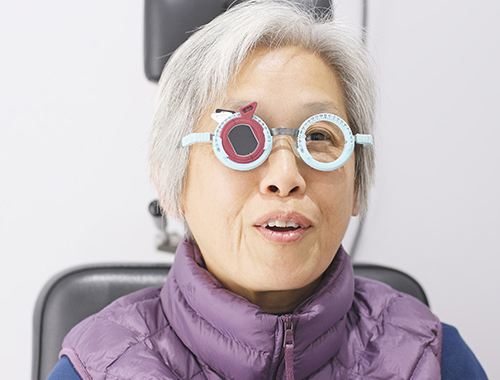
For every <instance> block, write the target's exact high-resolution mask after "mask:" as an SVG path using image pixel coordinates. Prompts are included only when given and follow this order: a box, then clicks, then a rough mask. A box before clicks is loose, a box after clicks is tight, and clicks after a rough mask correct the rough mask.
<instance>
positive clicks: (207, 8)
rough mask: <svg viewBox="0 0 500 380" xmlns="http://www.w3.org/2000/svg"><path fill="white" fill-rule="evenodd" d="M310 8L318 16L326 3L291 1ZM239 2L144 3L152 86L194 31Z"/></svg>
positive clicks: (146, 59) (185, 0)
mask: <svg viewBox="0 0 500 380" xmlns="http://www.w3.org/2000/svg"><path fill="white" fill-rule="evenodd" d="M292 1H294V2H296V3H298V4H303V5H305V6H307V7H310V8H313V9H315V10H316V11H317V13H318V14H321V13H323V12H324V11H325V10H326V9H328V8H329V7H330V4H331V3H330V0H292ZM238 2H241V0H236V1H235V0H145V8H144V71H145V73H146V77H147V78H148V79H149V80H150V81H153V82H158V80H159V79H160V75H161V72H162V70H163V66H165V63H166V62H167V60H168V58H169V57H170V55H171V54H172V53H173V52H174V50H175V49H177V48H178V47H179V46H180V45H181V44H182V43H183V42H184V41H186V39H187V38H188V37H189V36H190V35H191V33H192V32H194V31H195V30H196V29H197V28H199V27H200V26H202V25H205V24H207V23H209V22H210V21H212V19H214V18H215V17H216V16H218V15H219V14H221V13H223V12H224V11H225V10H226V9H227V8H228V7H229V5H231V4H233V3H238Z"/></svg>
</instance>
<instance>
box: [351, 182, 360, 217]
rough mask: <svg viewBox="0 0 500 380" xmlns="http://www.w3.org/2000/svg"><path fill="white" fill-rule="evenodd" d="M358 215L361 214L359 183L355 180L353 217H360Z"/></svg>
mask: <svg viewBox="0 0 500 380" xmlns="http://www.w3.org/2000/svg"><path fill="white" fill-rule="evenodd" d="M358 214H359V209H358V181H356V180H354V195H353V202H352V212H351V216H358Z"/></svg>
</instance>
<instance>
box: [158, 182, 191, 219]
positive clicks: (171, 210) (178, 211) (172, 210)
mask: <svg viewBox="0 0 500 380" xmlns="http://www.w3.org/2000/svg"><path fill="white" fill-rule="evenodd" d="M155 187H156V192H157V193H158V196H159V197H160V204H161V209H162V211H163V212H164V213H167V214H168V215H170V216H173V217H176V218H177V217H180V216H181V215H183V214H184V204H183V197H181V199H180V200H179V207H178V208H176V207H172V205H169V204H167V202H166V200H165V198H164V197H162V196H161V193H160V191H159V189H158V186H157V185H156V184H155Z"/></svg>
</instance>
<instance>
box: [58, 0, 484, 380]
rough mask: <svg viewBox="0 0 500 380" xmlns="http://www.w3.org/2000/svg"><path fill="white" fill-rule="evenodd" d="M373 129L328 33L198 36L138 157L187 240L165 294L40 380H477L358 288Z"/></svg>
mask: <svg viewBox="0 0 500 380" xmlns="http://www.w3.org/2000/svg"><path fill="white" fill-rule="evenodd" d="M373 119H374V90H373V81H372V77H371V74H370V65H369V58H368V57H367V54H366V52H365V50H364V49H363V46H362V44H361V43H360V42H359V41H358V40H356V39H354V38H352V37H350V36H349V35H348V34H347V33H346V31H345V30H343V28H341V27H340V26H339V25H336V24H335V23H334V22H332V21H331V20H317V19H316V18H315V17H314V15H312V14H309V13H307V12H306V11H304V10H302V9H299V8H297V7H296V6H293V5H291V4H290V3H286V2H275V1H255V2H250V3H244V4H242V5H239V6H235V7H234V8H232V9H230V10H229V11H227V12H226V13H225V14H223V15H221V16H220V17H218V18H216V19H215V20H214V21H212V22H211V23H210V24H208V25H206V26H205V27H204V28H202V29H201V30H199V31H198V32H196V33H195V34H193V36H192V37H191V38H189V40H188V41H187V42H186V43H184V44H183V45H182V46H181V47H180V48H179V49H178V50H177V51H176V52H175V54H174V55H173V56H172V57H171V58H170V60H169V61H168V64H167V65H166V67H165V69H164V71H163V74H162V78H161V80H160V83H159V90H158V97H157V101H156V109H155V113H154V118H153V127H152V132H151V143H150V144H151V145H150V155H149V164H150V172H151V176H152V178H153V181H154V183H155V184H156V187H157V189H158V192H159V195H160V199H161V202H162V206H163V209H164V210H165V211H167V212H168V213H170V214H172V215H177V216H181V217H182V218H184V220H185V222H186V227H187V230H188V233H187V237H186V238H185V239H184V240H183V241H182V243H181V244H180V246H179V248H178V249H177V252H176V259H175V264H174V265H173V268H172V270H171V271H170V274H169V276H168V280H167V283H166V285H165V286H163V288H150V289H145V290H142V291H139V292H137V293H134V294H131V295H128V296H125V297H124V298H121V299H119V300H118V301H116V302H114V303H113V304H111V305H110V306H108V307H107V308H105V309H104V310H103V311H101V312H100V313H98V314H97V315H95V316H93V317H90V318H88V319H87V320H85V321H84V322H82V323H81V324H79V325H78V326H77V327H75V328H74V329H73V330H72V331H71V332H70V333H69V334H68V336H67V337H66V339H65V341H64V343H63V349H62V351H61V360H60V362H59V364H58V365H57V367H56V369H55V370H54V371H53V373H52V374H51V377H50V379H57V378H65V379H73V378H74V379H85V380H88V379H237V380H243V379H287V380H289V379H305V378H307V379H413V380H417V379H439V378H441V373H443V378H454V379H457V378H460V377H458V376H456V374H455V375H454V374H453V373H452V371H455V370H456V369H457V368H458V371H459V372H460V371H462V368H467V370H471V371H475V372H473V373H474V376H475V377H474V378H485V376H484V372H482V369H481V368H480V366H479V364H478V363H477V361H475V358H474V356H473V355H472V353H470V351H468V349H467V347H466V346H465V344H464V343H463V342H462V341H461V340H460V338H459V337H458V335H457V334H456V332H455V331H456V330H453V329H450V331H451V332H448V333H447V332H446V331H447V329H449V328H448V327H446V328H445V340H444V341H443V327H442V324H441V323H440V321H439V320H438V318H437V317H436V316H434V315H433V314H432V313H431V312H430V311H429V309H428V308H427V307H426V306H425V305H423V304H422V303H420V302H419V301H417V300H416V299H414V298H412V297H411V296H408V295H404V294H401V293H398V292H396V291H394V290H392V289H391V288H389V287H388V286H386V285H383V284H381V283H378V282H375V281H371V280H367V279H361V278H355V277H354V276H353V269H352V265H351V262H350V260H349V257H348V255H347V254H346V252H345V251H344V249H343V248H342V246H341V242H342V239H343V237H344V234H345V232H346V229H347V226H348V223H349V219H350V217H351V215H356V214H358V213H363V212H364V211H365V210H366V206H367V196H368V191H369V188H370V185H371V183H372V175H373V167H374V164H373V157H374V154H373V148H371V147H370V145H371V143H372V138H371V130H372V125H373ZM447 336H452V338H447ZM450 339H452V341H453V344H452V345H453V350H454V351H453V352H452V353H453V354H454V355H459V357H457V358H455V359H450V355H451V354H449V353H448V351H446V350H445V347H446V345H447V344H448V346H449V345H450V343H447V342H449V341H450ZM445 351H446V353H445ZM457 352H458V354H457ZM458 362H460V363H462V367H457V363H458ZM464 366H465V367H464ZM450 368H451V369H450ZM447 371H448V372H447ZM454 376H455V377H454ZM465 376H466V377H464V378H471V377H467V376H468V374H465ZM481 376H482V377H481Z"/></svg>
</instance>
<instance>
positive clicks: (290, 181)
mask: <svg viewBox="0 0 500 380" xmlns="http://www.w3.org/2000/svg"><path fill="white" fill-rule="evenodd" d="M300 163H301V159H300V158H299V157H298V154H297V153H296V150H295V143H294V139H293V138H292V137H291V136H277V137H274V141H273V150H272V151H271V154H270V155H269V157H268V158H267V161H266V164H265V165H263V166H264V170H265V174H264V177H263V178H262V180H261V184H260V191H261V193H262V194H275V195H277V196H279V197H283V198H284V197H288V196H291V195H295V196H297V195H302V194H304V192H305V190H306V181H305V179H304V177H303V176H302V173H301V171H300V168H299V164H300Z"/></svg>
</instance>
